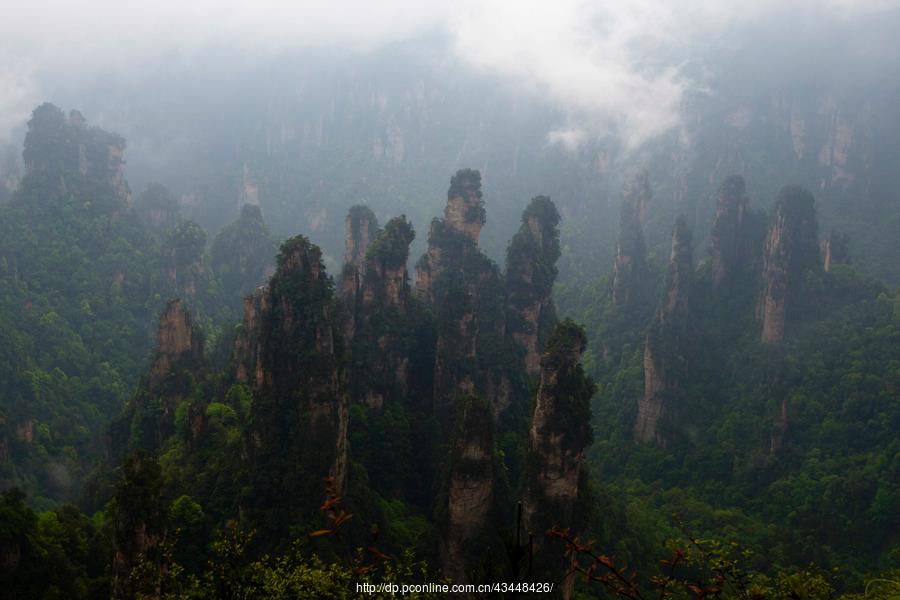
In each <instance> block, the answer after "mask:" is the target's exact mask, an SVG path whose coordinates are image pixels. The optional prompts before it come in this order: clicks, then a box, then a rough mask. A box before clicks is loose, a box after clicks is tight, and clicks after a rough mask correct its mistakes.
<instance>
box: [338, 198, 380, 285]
mask: <svg viewBox="0 0 900 600" xmlns="http://www.w3.org/2000/svg"><path fill="white" fill-rule="evenodd" d="M344 225H345V229H346V242H345V244H344V264H351V265H353V266H354V267H356V268H357V270H359V271H362V270H363V267H364V266H365V260H366V251H367V250H368V249H369V244H370V243H372V242H373V241H374V240H375V236H377V235H378V219H376V218H375V213H373V212H372V211H371V209H369V207H367V206H362V205H356V206H353V207H352V208H350V210H349V211H348V212H347V218H346V219H345V220H344Z"/></svg>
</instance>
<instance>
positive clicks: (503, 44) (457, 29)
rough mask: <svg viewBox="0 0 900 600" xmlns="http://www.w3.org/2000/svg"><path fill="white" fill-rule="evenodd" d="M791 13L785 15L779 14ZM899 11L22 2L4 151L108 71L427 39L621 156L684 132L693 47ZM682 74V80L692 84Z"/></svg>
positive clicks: (861, 0) (10, 56) (614, 3)
mask: <svg viewBox="0 0 900 600" xmlns="http://www.w3.org/2000/svg"><path fill="white" fill-rule="evenodd" d="M785 4H789V5H790V6H787V7H786V6H785ZM896 6H897V2H896V1H895V0H826V1H824V2H823V1H815V0H797V1H796V2H792V3H783V2H780V1H776V0H757V1H756V2H748V3H731V2H721V1H719V0H682V1H680V2H672V1H666V0H593V1H589V0H554V1H552V2H549V1H546V0H544V1H540V0H521V1H519V2H511V1H508V0H455V1H452V0H430V1H429V2H421V0H381V1H380V2H377V3H373V2H367V1H365V0H355V1H351V0H333V1H332V2H327V3H323V2H310V1H300V2H284V1H275V0H259V1H256V2H236V1H231V2H217V1H215V0H194V1H192V2H184V1H175V0H157V1H156V2H152V3H151V2H141V3H121V2H113V1H112V0H84V1H82V2H77V3H70V2H44V3H36V2H32V3H26V2H19V3H17V5H16V6H11V7H6V8H4V9H3V11H2V19H0V139H2V138H3V137H4V136H6V135H8V133H9V131H10V129H11V128H12V127H13V125H14V124H16V123H21V122H23V121H24V119H25V118H26V117H27V114H28V112H29V111H30V110H31V108H33V106H34V105H35V104H36V103H37V102H40V101H41V100H43V98H42V96H41V95H42V94H43V93H44V90H45V89H46V88H47V87H48V82H51V81H53V80H54V79H58V78H69V79H77V78H90V77H95V76H97V75H102V74H103V73H104V72H106V71H115V72H117V73H129V72H130V73H132V74H133V76H136V77H138V76H139V73H140V70H141V66H142V64H144V63H146V62H148V61H152V60H155V59H158V58H159V57H161V56H165V55H166V53H169V52H173V51H177V52H179V55H180V56H190V53H191V52H194V51H200V50H202V49H203V48H208V47H212V46H220V47H228V48H232V49H233V48H238V49H240V50H241V51H242V52H244V54H245V55H246V56H248V57H256V58H264V57H266V56H269V55H271V54H272V53H277V52H280V51H284V50H288V49H292V48H297V47H315V46H333V47H337V48H341V47H344V48H354V49H358V50H366V49H370V48H376V47H379V46H381V45H384V44H386V43H390V42H395V41H402V40H405V39H410V38H415V37H418V36H421V35H423V34H425V33H427V32H432V31H443V32H446V33H447V34H449V39H450V45H449V51H451V52H453V53H454V54H455V55H456V56H458V57H459V58H461V59H462V63H463V64H465V65H469V66H470V67H472V68H475V69H478V70H480V71H481V72H483V73H486V74H488V75H489V76H495V77H498V78H502V79H505V80H509V81H512V82H513V83H515V84H518V85H520V86H522V87H523V88H524V89H528V90H530V91H531V93H535V94H538V95H540V96H541V97H542V98H544V99H546V101H547V102H549V103H551V104H552V105H553V106H555V107H556V108H558V109H559V111H560V114H561V115H562V117H561V122H560V123H559V124H558V127H557V128H556V129H555V130H553V131H550V132H548V139H549V140H550V141H551V142H559V143H562V144H564V145H566V146H569V147H577V146H579V145H581V144H582V143H584V142H585V141H588V140H591V139H595V138H596V137H602V136H614V137H616V138H617V139H619V140H621V141H622V142H623V144H624V145H625V146H626V147H628V148H635V147H638V146H640V145H641V144H643V143H644V142H646V141H647V140H649V139H653V138H655V137H656V136H659V135H661V134H663V133H666V132H670V131H672V130H678V129H679V128H681V127H682V120H681V109H682V103H683V100H684V97H685V94H686V93H687V92H688V91H689V90H696V89H702V88H703V86H704V82H703V81H702V79H701V78H700V77H699V76H698V75H697V73H698V72H699V73H702V69H696V68H692V69H691V68H687V67H688V66H689V65H692V63H693V61H696V60H697V56H698V52H697V48H698V47H702V46H703V45H704V43H705V42H707V41H708V40H715V39H719V38H722V37H723V36H726V35H727V32H728V31H730V30H733V28H735V27H740V26H742V25H745V24H748V23H760V22H765V20H766V19H781V18H784V17H785V15H786V14H787V13H790V14H791V15H793V16H794V17H796V15H805V16H806V17H810V18H813V17H814V18H816V19H822V18H828V19H838V20H840V19H843V20H853V19H865V18H872V16H873V15H876V18H877V15H878V14H879V13H884V12H891V14H893V15H894V16H896V14H897V12H896V10H895V9H896ZM689 73H690V74H689Z"/></svg>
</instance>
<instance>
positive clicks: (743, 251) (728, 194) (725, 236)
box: [709, 175, 750, 289]
mask: <svg viewBox="0 0 900 600" xmlns="http://www.w3.org/2000/svg"><path fill="white" fill-rule="evenodd" d="M744 189H745V185H744V178H743V177H741V176H740V175H732V176H730V177H728V178H727V179H726V180H725V181H724V182H723V183H722V185H721V186H719V195H718V201H717V202H716V217H715V221H714V222H713V228H712V232H711V234H710V240H709V256H710V262H711V266H712V282H713V288H714V289H718V288H719V287H720V286H721V285H722V284H723V283H724V282H725V281H726V280H727V279H728V278H729V277H730V276H731V275H732V274H733V273H734V271H735V269H737V268H738V267H739V266H740V265H742V264H744V263H745V262H747V261H748V260H749V256H748V251H749V250H750V241H749V239H748V235H749V232H748V231H747V202H748V200H747V196H746V195H745V194H744Z"/></svg>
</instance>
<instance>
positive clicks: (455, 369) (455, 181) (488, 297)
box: [416, 169, 509, 433]
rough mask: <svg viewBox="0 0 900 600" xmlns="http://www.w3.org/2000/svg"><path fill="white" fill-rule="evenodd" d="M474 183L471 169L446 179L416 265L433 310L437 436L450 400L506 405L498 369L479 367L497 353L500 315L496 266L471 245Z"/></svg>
mask: <svg viewBox="0 0 900 600" xmlns="http://www.w3.org/2000/svg"><path fill="white" fill-rule="evenodd" d="M480 186H481V176H480V174H479V173H478V171H472V170H470V169H464V170H461V171H458V172H457V173H456V175H454V176H453V178H452V179H451V180H450V190H449V191H448V193H447V198H448V200H447V210H445V211H444V214H445V217H444V219H443V220H438V219H435V220H433V221H432V222H431V229H430V231H429V235H428V250H427V251H426V253H425V255H424V256H423V257H422V259H421V260H420V261H419V263H418V265H417V273H418V279H417V282H416V286H417V290H418V292H419V295H420V298H421V299H422V300H424V301H425V302H430V303H431V304H432V305H433V307H434V312H435V320H436V329H437V343H436V349H435V370H434V387H433V390H434V412H435V414H436V415H437V416H438V419H439V421H440V422H441V423H442V424H443V425H444V429H445V433H447V432H446V429H447V428H448V425H449V424H450V423H452V422H453V415H454V414H455V412H456V410H455V403H456V401H457V400H458V398H461V397H463V396H466V395H471V394H477V395H479V396H481V397H483V398H488V399H490V400H489V401H490V402H491V404H492V405H493V406H494V410H495V412H497V413H500V412H502V411H503V410H504V409H505V408H506V405H507V404H508V402H509V398H508V394H507V393H506V389H505V387H504V385H503V377H502V374H500V373H498V372H497V371H496V370H495V369H490V368H484V367H485V365H491V364H492V359H493V358H496V357H494V356H493V355H492V352H495V353H496V352H498V351H502V350H501V348H502V345H503V339H504V335H505V318H504V298H503V296H504V290H503V284H502V276H501V274H500V270H499V269H498V268H497V265H496V264H494V263H493V261H491V260H490V259H489V258H488V257H487V256H485V255H484V253H482V252H481V251H480V250H479V249H478V245H477V241H478V232H479V231H480V230H481V226H482V224H483V223H484V203H483V201H482V199H481V198H482V197H481V188H480ZM480 348H481V349H484V348H488V349H492V350H484V351H479V349H480Z"/></svg>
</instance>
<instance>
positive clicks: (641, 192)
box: [612, 171, 652, 306]
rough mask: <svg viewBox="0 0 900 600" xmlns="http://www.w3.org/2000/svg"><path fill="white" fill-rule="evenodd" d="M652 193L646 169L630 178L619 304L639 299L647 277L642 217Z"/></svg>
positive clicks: (616, 270)
mask: <svg viewBox="0 0 900 600" xmlns="http://www.w3.org/2000/svg"><path fill="white" fill-rule="evenodd" d="M651 195H652V192H651V189H650V183H649V180H648V178H647V173H646V172H645V171H641V172H640V173H638V174H637V175H635V176H634V177H632V178H631V179H629V180H628V181H627V182H626V184H625V186H624V188H623V190H622V206H621V211H620V213H619V240H618V242H617V244H616V260H615V264H614V266H613V287H612V301H613V304H615V305H617V306H625V305H628V304H631V303H632V302H633V301H635V300H636V299H637V298H638V297H639V296H640V292H641V286H642V284H643V281H644V278H645V277H646V269H647V265H646V262H647V246H646V244H645V242H644V231H643V227H642V219H643V215H644V212H645V211H646V206H647V204H648V203H649V201H650V197H651Z"/></svg>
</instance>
